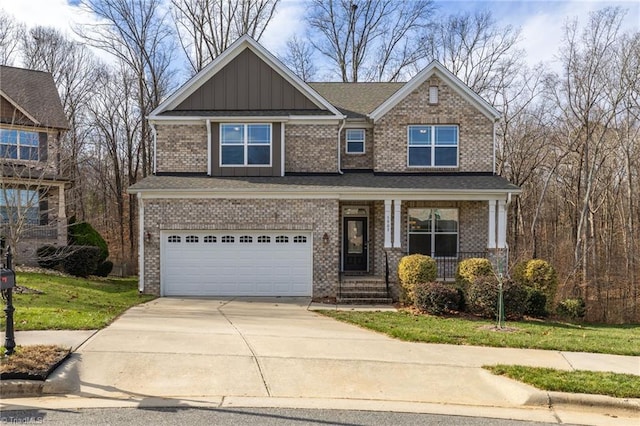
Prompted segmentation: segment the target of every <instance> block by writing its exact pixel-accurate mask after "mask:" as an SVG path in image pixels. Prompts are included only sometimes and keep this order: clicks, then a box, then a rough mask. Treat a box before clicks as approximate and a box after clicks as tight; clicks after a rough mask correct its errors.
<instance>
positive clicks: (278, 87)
mask: <svg viewBox="0 0 640 426" xmlns="http://www.w3.org/2000/svg"><path fill="white" fill-rule="evenodd" d="M293 109H295V110H316V111H320V110H321V109H320V108H318V106H317V105H315V104H314V103H313V102H312V101H311V100H309V99H308V98H307V97H306V96H305V95H304V94H303V93H301V92H300V91H299V90H297V89H296V88H295V87H294V86H293V85H292V84H291V83H289V82H288V81H287V80H285V79H284V78H283V77H282V76H281V75H280V74H279V73H278V72H277V71H275V70H274V69H272V68H271V67H270V66H269V65H268V64H266V63H265V62H264V61H262V60H261V59H260V58H259V57H258V56H257V55H256V54H255V53H253V52H252V51H251V50H250V49H245V50H244V51H243V52H241V53H240V54H239V55H238V56H237V57H235V58H234V59H233V60H232V61H231V62H229V64H227V65H226V66H225V67H224V68H223V69H222V70H220V71H219V72H218V73H216V74H215V75H214V76H213V77H211V79H209V80H208V81H207V82H205V83H204V84H203V85H202V86H201V87H199V88H198V89H197V90H196V91H195V92H194V93H192V94H191V95H190V96H189V97H188V98H187V99H185V100H184V101H183V102H182V103H180V104H179V105H178V106H177V107H176V108H175V109H174V110H175V111H185V110H186V111H188V110H208V111H212V110H214V111H215V110H219V111H234V110H236V111H265V110H267V111H268V110H293Z"/></svg>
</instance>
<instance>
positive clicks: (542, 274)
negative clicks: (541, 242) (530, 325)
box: [511, 259, 558, 310]
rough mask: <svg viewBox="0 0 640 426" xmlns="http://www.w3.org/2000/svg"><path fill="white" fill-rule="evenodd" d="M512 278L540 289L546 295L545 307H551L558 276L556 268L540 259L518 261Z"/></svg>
mask: <svg viewBox="0 0 640 426" xmlns="http://www.w3.org/2000/svg"><path fill="white" fill-rule="evenodd" d="M511 276H512V277H513V279H514V280H515V281H517V282H518V283H520V284H521V285H524V286H527V287H531V288H534V289H536V290H540V291H541V292H542V293H544V295H545V296H546V299H547V302H546V307H547V309H548V310H550V309H552V307H553V306H552V305H553V301H554V298H555V295H556V290H557V288H558V276H557V274H556V270H555V269H554V268H553V266H551V264H549V262H547V261H546V260H542V259H531V260H528V261H524V262H519V263H518V264H517V265H516V266H515V267H514V268H513V272H512V274H511Z"/></svg>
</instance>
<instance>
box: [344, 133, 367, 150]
mask: <svg viewBox="0 0 640 426" xmlns="http://www.w3.org/2000/svg"><path fill="white" fill-rule="evenodd" d="M347 154H364V130H363V129H347Z"/></svg>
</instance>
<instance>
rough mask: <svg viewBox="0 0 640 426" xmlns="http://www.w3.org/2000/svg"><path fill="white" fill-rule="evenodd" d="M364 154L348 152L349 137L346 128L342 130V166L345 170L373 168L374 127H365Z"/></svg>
mask: <svg viewBox="0 0 640 426" xmlns="http://www.w3.org/2000/svg"><path fill="white" fill-rule="evenodd" d="M364 141H365V142H364V146H365V152H364V154H347V137H346V130H343V131H342V135H341V137H340V150H341V152H340V156H341V158H340V162H341V164H340V167H341V168H342V169H343V170H349V169H360V170H362V169H366V170H371V169H373V156H374V155H375V154H374V144H373V128H368V129H365V132H364Z"/></svg>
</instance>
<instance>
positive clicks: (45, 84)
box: [0, 65, 69, 129]
mask: <svg viewBox="0 0 640 426" xmlns="http://www.w3.org/2000/svg"><path fill="white" fill-rule="evenodd" d="M0 94H1V95H2V96H3V97H5V98H6V99H7V100H8V101H9V102H10V103H11V104H13V105H14V106H17V107H18V108H19V109H20V110H21V111H22V112H25V113H26V115H27V116H28V117H30V118H31V119H33V120H35V122H36V123H35V124H37V125H40V126H42V127H52V128H57V129H68V128H69V122H68V121H67V117H66V116H65V113H64V109H63V108H62V103H61V102H60V96H59V95H58V90H57V89H56V85H55V82H54V81H53V76H52V75H51V74H50V73H48V72H43V71H35V70H28V69H24V68H14V67H7V66H2V65H0Z"/></svg>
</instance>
